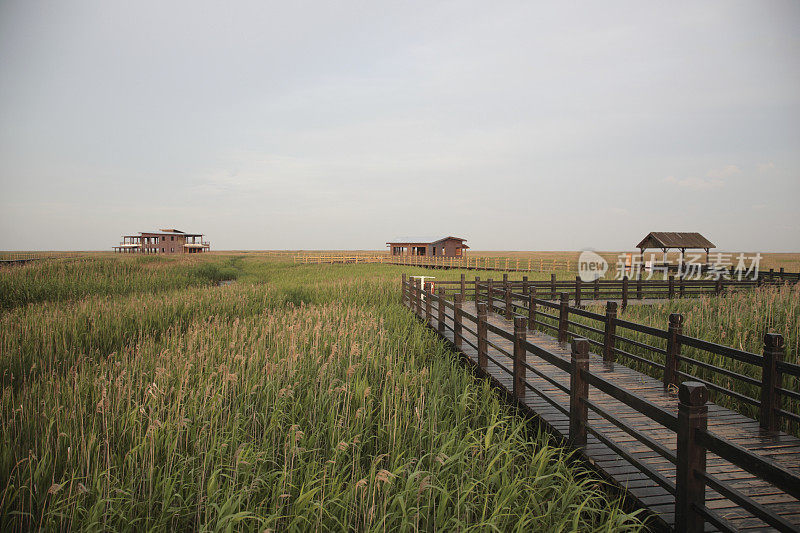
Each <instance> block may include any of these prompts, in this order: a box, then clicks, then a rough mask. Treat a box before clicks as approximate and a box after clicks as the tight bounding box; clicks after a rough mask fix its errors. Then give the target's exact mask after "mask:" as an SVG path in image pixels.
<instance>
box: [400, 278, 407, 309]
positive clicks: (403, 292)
mask: <svg viewBox="0 0 800 533" xmlns="http://www.w3.org/2000/svg"><path fill="white" fill-rule="evenodd" d="M400 287H401V290H400V303H402V304H403V305H406V275H405V274H403V281H402V283H401V284H400Z"/></svg>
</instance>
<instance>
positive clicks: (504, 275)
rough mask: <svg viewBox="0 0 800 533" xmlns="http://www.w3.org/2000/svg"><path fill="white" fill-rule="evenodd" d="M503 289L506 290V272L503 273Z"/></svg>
mask: <svg viewBox="0 0 800 533" xmlns="http://www.w3.org/2000/svg"><path fill="white" fill-rule="evenodd" d="M503 290H504V291H507V290H508V274H503Z"/></svg>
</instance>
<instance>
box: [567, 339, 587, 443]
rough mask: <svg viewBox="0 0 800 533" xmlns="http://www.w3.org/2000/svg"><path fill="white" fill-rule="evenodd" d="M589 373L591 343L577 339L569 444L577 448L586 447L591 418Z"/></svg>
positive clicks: (572, 369) (573, 355) (571, 380)
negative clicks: (588, 423) (587, 429)
mask: <svg viewBox="0 0 800 533" xmlns="http://www.w3.org/2000/svg"><path fill="white" fill-rule="evenodd" d="M588 371H589V341H588V340H586V339H584V338H576V339H574V340H573V341H572V353H571V357H570V374H569V443H570V444H571V445H572V446H575V447H584V446H586V422H587V420H588V418H589V407H588V405H587V404H586V399H587V398H588V397H589V382H588V381H586V377H585V376H584V373H585V372H588Z"/></svg>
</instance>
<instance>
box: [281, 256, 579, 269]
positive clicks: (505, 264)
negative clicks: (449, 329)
mask: <svg viewBox="0 0 800 533" xmlns="http://www.w3.org/2000/svg"><path fill="white" fill-rule="evenodd" d="M294 262H295V263H302V264H335V263H343V264H359V263H367V264H373V263H375V264H383V265H401V266H416V267H422V268H439V269H447V270H449V269H462V270H489V271H492V270H497V271H505V272H556V271H567V272H569V271H570V270H574V269H575V268H577V263H576V262H575V261H570V260H567V259H543V258H539V259H534V258H528V259H520V258H510V257H466V256H465V257H427V256H421V255H395V256H392V255H388V254H383V255H357V254H297V255H295V256H294Z"/></svg>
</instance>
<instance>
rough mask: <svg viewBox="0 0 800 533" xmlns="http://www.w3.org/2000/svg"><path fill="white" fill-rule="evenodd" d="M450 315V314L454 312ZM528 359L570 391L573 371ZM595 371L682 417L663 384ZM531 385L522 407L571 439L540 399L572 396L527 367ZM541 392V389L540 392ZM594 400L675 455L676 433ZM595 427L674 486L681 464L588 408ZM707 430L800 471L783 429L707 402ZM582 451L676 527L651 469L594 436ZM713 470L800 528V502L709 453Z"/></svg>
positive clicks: (469, 354)
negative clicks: (768, 429)
mask: <svg viewBox="0 0 800 533" xmlns="http://www.w3.org/2000/svg"><path fill="white" fill-rule="evenodd" d="M631 303H632V302H631ZM463 309H464V311H466V312H467V313H470V314H472V315H477V309H476V307H475V302H464V307H463ZM448 314H452V312H449V313H448ZM488 322H489V323H491V324H493V325H494V326H496V327H498V328H501V329H503V330H504V331H506V332H508V333H510V334H511V333H513V323H512V322H510V321H507V320H505V319H504V318H503V317H502V316H501V315H499V314H496V313H489V314H488ZM430 325H431V327H433V328H435V329H436V328H437V326H438V324H437V321H436V311H435V304H434V312H433V319H432V323H431V324H430ZM445 325H446V327H445V335H444V336H445V338H446V339H447V340H448V341H450V342H452V341H453V331H452V327H453V324H452V320H451V319H449V318H448V319H446V320H445ZM466 326H467V327H469V328H470V329H476V328H475V327H474V324H472V323H471V322H467V324H466ZM464 340H465V342H464V343H463V345H462V348H461V351H462V353H463V355H464V356H466V358H467V359H468V360H469V361H471V362H472V363H473V364H474V365H475V366H476V367H477V366H478V358H477V350H476V349H475V348H474V347H473V346H471V345H470V344H469V343H472V344H473V345H477V339H476V337H475V335H473V334H472V333H470V332H468V331H466V330H464ZM488 340H489V342H490V343H491V344H494V345H496V346H497V347H499V348H500V349H501V350H503V351H505V352H507V353H508V354H512V353H513V342H512V341H510V340H506V339H504V338H502V337H500V336H498V335H496V334H493V333H491V332H490V333H488ZM527 340H528V341H529V342H531V343H532V344H535V345H537V346H539V347H541V348H544V349H546V350H547V351H548V352H550V353H553V354H555V355H557V356H559V357H562V358H563V359H564V360H567V361H569V360H570V356H571V354H570V345H569V344H568V343H559V342H558V341H557V339H555V338H553V337H551V336H549V335H545V334H544V333H541V332H539V331H530V330H529V331H528V332H527ZM491 344H490V345H489V349H488V352H489V357H490V358H491V359H494V361H492V360H491V359H490V360H489V362H488V365H487V368H486V369H485V375H487V376H488V377H489V378H490V379H491V380H492V381H493V383H494V384H495V385H496V386H498V387H500V388H501V389H504V390H505V391H506V392H507V393H510V391H511V390H512V388H513V384H512V376H511V369H512V367H513V365H512V361H511V358H510V357H509V356H507V355H505V354H503V353H502V352H500V351H499V350H498V349H497V348H494V347H492V345H491ZM527 364H528V365H530V366H531V367H532V368H535V369H536V370H537V371H538V372H540V373H541V374H543V375H545V376H547V377H548V378H550V379H552V380H553V381H555V382H556V383H559V384H560V385H561V386H562V387H564V388H565V389H569V374H568V373H567V372H564V371H562V370H559V369H558V368H556V367H554V366H553V365H551V364H548V363H546V362H545V361H544V360H542V359H540V358H539V357H536V356H534V355H533V354H530V353H528V354H527ZM589 369H590V371H591V372H592V373H595V374H598V375H601V376H602V377H603V378H604V379H606V380H608V381H610V382H612V383H613V384H615V385H617V386H619V387H621V388H624V389H626V390H628V391H630V392H634V393H635V394H636V395H637V396H638V397H640V398H643V399H646V400H648V401H650V402H652V403H654V404H656V405H658V406H659V407H661V408H663V409H665V410H667V411H669V412H671V413H673V414H677V410H678V400H677V395H676V394H675V393H673V392H670V391H669V390H666V389H665V388H664V386H663V384H662V383H661V382H660V381H658V380H655V379H653V378H651V377H649V376H647V375H645V374H641V373H640V372H637V371H635V370H633V369H631V368H628V367H626V366H624V365H621V364H619V363H604V362H603V360H602V357H600V356H599V355H597V354H590V362H589ZM526 384H527V386H528V387H527V388H526V395H525V398H524V400H523V402H522V405H521V407H522V408H523V409H526V410H529V411H530V412H531V413H534V414H536V415H537V416H538V417H539V419H540V420H541V421H542V422H543V423H544V425H545V426H546V427H548V429H549V430H550V431H551V432H552V433H553V434H554V435H556V436H557V437H561V438H564V439H566V438H567V436H568V435H567V433H568V428H569V420H568V416H567V415H566V414H565V413H564V412H562V411H560V410H559V409H558V408H557V407H554V406H553V405H551V403H549V402H548V401H547V400H545V399H544V398H542V396H545V397H547V398H549V399H550V400H551V401H552V402H553V403H555V404H556V405H557V406H559V407H560V408H561V409H562V410H564V411H566V412H568V411H569V394H568V393H567V392H565V391H564V390H561V389H559V388H558V387H556V386H554V385H553V384H551V383H548V382H547V380H545V379H543V378H541V377H540V376H537V375H536V374H535V373H534V372H532V371H531V370H530V369H529V370H528V371H527V376H526ZM535 391H538V393H537V392H535ZM589 399H590V400H591V401H592V402H594V403H595V404H596V405H598V406H599V407H600V408H601V409H603V410H605V411H606V412H608V413H609V414H611V415H613V416H614V417H615V418H617V419H618V420H621V421H623V422H624V423H626V424H627V425H629V426H631V427H633V428H635V429H636V430H637V431H639V432H641V433H643V434H644V435H646V436H647V437H648V438H650V439H652V440H653V441H655V442H657V443H658V444H660V445H661V446H663V447H664V448H665V449H667V450H670V451H671V452H672V453H673V454H674V453H675V451H676V435H675V433H674V432H672V431H670V430H668V429H667V428H665V427H663V426H661V425H659V424H658V423H656V422H654V421H653V420H651V419H649V418H647V417H646V416H644V415H642V414H641V413H639V412H638V411H636V410H634V409H632V408H631V407H628V406H627V405H625V404H623V403H622V402H619V401H618V400H615V399H614V398H612V397H610V396H608V395H606V394H604V393H602V392H601V391H599V390H597V389H595V388H591V387H590V392H589ZM589 426H590V427H592V428H594V429H595V430H597V431H598V432H599V433H601V434H602V435H603V436H604V437H605V438H607V439H609V440H610V441H611V442H613V443H614V444H615V445H616V446H618V447H620V448H621V449H623V450H624V451H625V452H626V453H628V454H629V455H631V456H632V457H633V458H635V459H636V460H637V461H639V462H641V463H642V464H643V465H645V466H646V468H647V469H652V470H653V471H655V472H658V473H659V474H660V475H661V476H663V478H665V479H667V480H668V481H669V482H671V483H674V482H675V465H674V464H673V463H672V462H671V461H669V460H668V459H666V458H664V457H662V456H661V455H660V454H658V453H656V452H655V451H653V450H652V449H651V448H649V447H648V446H647V445H645V444H643V443H641V442H639V441H638V440H636V439H635V438H633V437H632V436H630V435H629V434H628V433H626V432H625V431H623V430H621V429H620V428H618V427H617V426H616V425H614V424H612V423H611V422H609V421H607V420H606V419H605V418H603V417H602V416H600V415H599V414H597V413H596V412H594V411H592V410H591V409H590V410H589ZM708 429H709V430H710V431H711V432H713V433H715V434H717V435H719V436H720V437H724V438H725V439H728V440H731V441H733V442H735V443H736V444H738V445H739V446H742V447H744V448H746V449H748V450H750V451H752V452H753V453H756V454H758V455H760V456H763V457H768V458H769V459H771V460H773V461H775V462H776V463H778V464H780V465H781V466H783V467H785V468H787V469H789V470H790V471H792V472H794V473H796V474H798V475H800V439H798V438H796V437H794V436H791V435H787V434H785V433H781V432H775V433H767V432H764V431H761V430H760V428H759V425H758V422H756V421H754V420H752V419H750V418H747V417H745V416H743V415H741V414H739V413H736V412H734V411H731V410H729V409H726V408H724V407H721V406H719V405H715V404H713V403H709V404H708ZM581 453H582V455H583V458H584V459H585V460H586V461H587V462H589V463H590V464H592V465H593V466H594V467H595V468H596V469H597V470H598V471H599V472H600V473H602V474H604V475H605V476H606V477H607V478H608V479H609V480H610V481H612V482H613V483H615V484H616V485H617V486H618V487H620V488H621V489H624V490H626V491H627V493H628V494H629V495H630V496H632V497H633V499H634V500H635V501H637V502H638V503H639V504H640V505H641V506H643V507H646V508H647V509H649V510H650V511H651V512H652V513H654V514H655V515H656V516H657V518H658V519H660V520H661V521H663V524H662V525H666V526H668V527H672V526H673V525H674V497H673V496H672V495H671V494H670V493H669V492H668V491H667V490H666V489H665V488H664V487H662V486H661V485H659V484H657V483H656V482H655V481H653V480H652V479H651V478H650V477H649V476H648V475H647V472H644V471H643V470H642V469H640V468H639V467H637V466H635V465H633V464H631V463H630V462H628V461H627V460H625V459H624V458H622V457H621V456H620V455H619V454H617V453H616V452H615V451H613V450H612V449H610V448H609V447H607V446H606V445H605V444H603V443H601V442H600V441H599V440H598V439H597V438H596V437H595V436H594V435H592V434H591V433H589V437H588V441H587V446H586V448H585V449H584V450H582V452H581ZM707 471H708V472H709V473H710V474H711V475H713V476H714V477H716V478H717V479H720V480H722V481H725V482H726V483H729V484H730V485H731V486H733V487H734V488H736V489H737V490H739V491H741V492H742V493H744V494H746V495H747V496H750V497H751V498H753V499H754V500H755V501H757V502H759V503H761V504H762V505H764V506H766V507H767V508H769V509H771V510H772V511H774V512H776V513H778V514H780V515H782V516H783V517H784V518H785V519H787V520H789V521H790V522H791V523H793V524H795V525H797V526H798V528H799V529H800V502H798V501H797V500H796V499H795V498H793V497H791V496H789V495H787V494H785V493H783V492H782V491H780V490H779V489H777V488H775V487H774V486H772V485H770V484H769V483H767V482H765V481H762V480H760V479H758V478H756V477H755V476H753V475H751V474H749V473H748V472H745V471H744V470H742V469H741V468H739V467H737V466H736V465H733V464H731V463H730V462H728V461H725V460H724V459H722V458H720V457H718V456H716V455H714V454H711V453H709V454H708V460H707ZM706 490H707V492H706V505H707V507H708V508H710V509H712V510H716V511H718V512H719V513H720V515H721V516H723V517H724V518H725V519H726V520H730V521H731V523H732V525H733V526H734V527H736V528H741V529H746V528H756V529H759V528H761V529H769V528H768V526H767V524H765V523H764V522H762V521H761V520H760V519H758V518H755V517H753V516H752V515H751V514H750V513H749V512H747V511H745V510H744V509H742V508H741V507H739V506H738V505H737V504H735V503H733V502H731V501H730V500H728V499H726V498H724V497H723V496H721V495H719V494H718V493H716V492H715V491H713V490H711V489H706ZM707 530H710V531H711V530H713V528H710V527H708V528H707Z"/></svg>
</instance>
